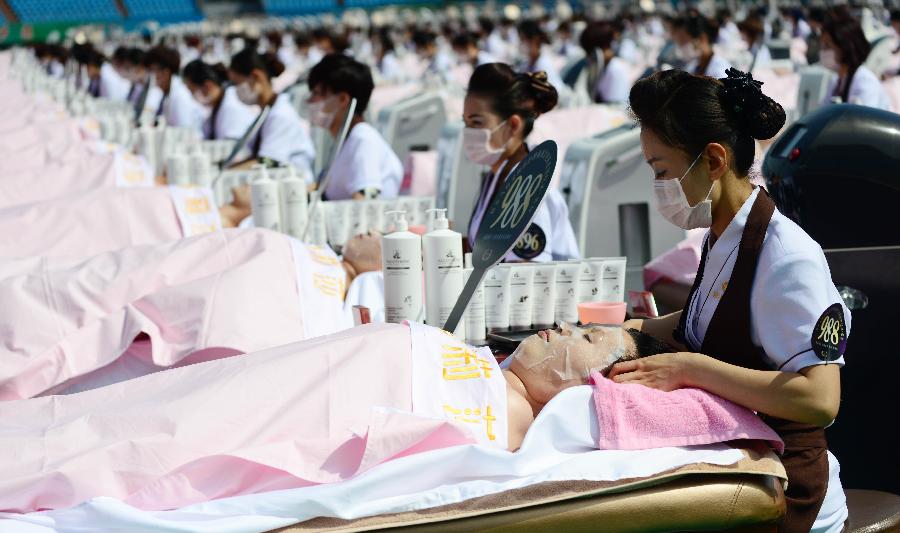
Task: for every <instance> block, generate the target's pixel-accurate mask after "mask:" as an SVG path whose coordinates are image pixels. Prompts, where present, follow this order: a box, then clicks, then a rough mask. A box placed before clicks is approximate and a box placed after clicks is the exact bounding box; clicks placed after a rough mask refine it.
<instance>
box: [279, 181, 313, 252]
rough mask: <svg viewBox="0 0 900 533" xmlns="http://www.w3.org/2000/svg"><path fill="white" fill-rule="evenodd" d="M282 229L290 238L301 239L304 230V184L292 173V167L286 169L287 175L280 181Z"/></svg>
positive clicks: (305, 217) (305, 210)
mask: <svg viewBox="0 0 900 533" xmlns="http://www.w3.org/2000/svg"><path fill="white" fill-rule="evenodd" d="M281 207H282V214H283V215H284V216H283V217H282V219H283V220H282V221H281V223H282V227H284V230H285V232H286V233H287V234H288V235H290V236H291V237H296V238H297V239H302V238H303V231H304V230H305V229H306V219H307V217H308V214H307V200H306V182H304V181H303V180H301V179H300V178H299V177H297V175H296V174H295V173H294V167H292V166H289V167H288V175H287V177H286V178H284V179H283V180H281Z"/></svg>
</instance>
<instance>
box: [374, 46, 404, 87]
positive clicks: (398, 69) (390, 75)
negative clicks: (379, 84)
mask: <svg viewBox="0 0 900 533" xmlns="http://www.w3.org/2000/svg"><path fill="white" fill-rule="evenodd" d="M378 72H379V73H380V74H381V77H382V78H383V79H385V80H387V81H398V80H401V79H403V65H401V64H400V60H399V59H397V54H395V53H394V52H390V51H389V52H388V53H386V54H384V57H382V58H381V63H379V65H378Z"/></svg>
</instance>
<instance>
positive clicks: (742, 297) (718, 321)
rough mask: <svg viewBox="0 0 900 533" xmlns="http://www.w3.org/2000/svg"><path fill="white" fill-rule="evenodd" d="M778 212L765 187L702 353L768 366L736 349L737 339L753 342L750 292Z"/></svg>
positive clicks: (737, 362)
mask: <svg viewBox="0 0 900 533" xmlns="http://www.w3.org/2000/svg"><path fill="white" fill-rule="evenodd" d="M773 213H775V204H774V203H772V200H770V199H769V196H768V195H767V194H766V193H765V191H763V190H762V189H760V190H759V193H757V195H756V200H755V201H754V202H753V207H751V208H750V214H749V215H748V216H747V223H746V224H745V225H744V232H743V234H742V235H741V243H740V245H739V247H738V255H737V259H736V260H735V262H734V269H733V270H732V271H731V277H730V278H729V280H728V286H727V287H726V288H725V291H724V293H723V294H722V299H721V300H719V305H718V306H716V312H715V313H714V314H713V317H712V320H710V323H709V326H707V328H706V329H707V335H706V336H705V338H704V339H703V346H702V347H701V349H700V352H701V353H705V354H716V355H719V354H726V353H730V354H731V361H730V362H731V363H732V364H735V365H738V366H742V367H744V368H753V369H756V370H762V369H765V368H766V366H765V361H763V360H762V359H761V358H760V357H758V356H756V354H755V353H753V351H752V350H734V339H746V342H747V344H748V345H750V344H751V343H750V338H751V332H750V320H749V318H750V309H749V307H750V292H751V289H752V288H753V280H754V278H755V277H756V266H757V264H758V263H759V254H760V251H761V250H762V245H763V240H764V239H765V237H766V230H767V229H768V227H769V221H770V220H771V219H772V214H773ZM737 317H747V319H746V320H736V318H737ZM710 331H718V332H720V334H717V335H710V334H709V332H710Z"/></svg>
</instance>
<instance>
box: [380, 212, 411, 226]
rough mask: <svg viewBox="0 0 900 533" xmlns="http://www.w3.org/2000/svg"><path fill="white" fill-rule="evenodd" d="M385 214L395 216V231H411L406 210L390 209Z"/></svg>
mask: <svg viewBox="0 0 900 533" xmlns="http://www.w3.org/2000/svg"><path fill="white" fill-rule="evenodd" d="M385 215H388V216H390V215H396V216H395V217H394V231H409V222H407V221H406V211H388V212H386V213H385Z"/></svg>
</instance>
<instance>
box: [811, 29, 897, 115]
mask: <svg viewBox="0 0 900 533" xmlns="http://www.w3.org/2000/svg"><path fill="white" fill-rule="evenodd" d="M837 13H838V12H835V16H833V17H830V18H828V19H827V20H826V21H825V25H824V26H823V27H822V50H821V51H820V52H819V58H820V60H821V61H822V66H823V67H825V68H827V69H829V70H832V71H834V72H836V73H837V75H838V76H837V79H835V80H833V81H832V82H831V85H830V86H829V90H828V92H827V93H826V94H825V99H824V102H825V103H827V102H830V101H831V99H832V98H834V97H838V98H840V99H841V101H842V102H847V103H850V104H858V105H864V106H869V107H877V108H878V109H885V110H888V111H890V109H891V102H890V99H889V98H888V95H887V93H886V92H885V90H884V87H883V86H882V85H881V80H879V79H878V76H876V75H875V73H874V72H872V71H871V70H869V69H868V68H866V66H865V65H863V63H864V62H865V61H866V58H867V57H868V55H869V51H870V50H871V49H872V47H871V46H870V45H869V41H868V40H866V36H865V34H864V33H863V30H862V27H860V25H859V22H857V21H856V20H855V19H852V18H849V16H844V17H842V18H836V16H837Z"/></svg>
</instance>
